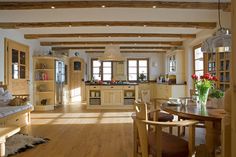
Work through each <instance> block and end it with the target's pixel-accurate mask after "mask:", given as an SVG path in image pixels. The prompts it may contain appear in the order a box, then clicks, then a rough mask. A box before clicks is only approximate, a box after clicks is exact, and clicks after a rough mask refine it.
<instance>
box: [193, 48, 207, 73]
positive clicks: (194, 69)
mask: <svg viewBox="0 0 236 157" xmlns="http://www.w3.org/2000/svg"><path fill="white" fill-rule="evenodd" d="M201 45H202V44H198V45H196V46H194V47H193V60H192V63H193V73H194V74H195V73H196V71H203V74H204V73H205V55H204V53H203V57H202V61H203V69H202V70H196V67H195V62H196V60H200V59H201V58H198V59H196V58H195V50H196V49H198V48H201Z"/></svg>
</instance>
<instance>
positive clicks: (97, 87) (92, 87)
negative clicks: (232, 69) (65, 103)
mask: <svg viewBox="0 0 236 157" xmlns="http://www.w3.org/2000/svg"><path fill="white" fill-rule="evenodd" d="M89 89H101V87H100V86H89Z"/></svg>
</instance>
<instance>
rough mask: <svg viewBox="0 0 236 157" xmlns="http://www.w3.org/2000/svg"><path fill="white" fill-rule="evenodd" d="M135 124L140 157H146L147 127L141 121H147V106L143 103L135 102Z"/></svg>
mask: <svg viewBox="0 0 236 157" xmlns="http://www.w3.org/2000/svg"><path fill="white" fill-rule="evenodd" d="M135 112H136V118H135V124H136V126H137V128H138V138H139V142H140V147H141V152H142V157H148V134H147V131H148V130H147V129H148V127H147V125H146V124H145V123H144V122H142V120H147V119H148V118H147V105H146V104H145V103H144V102H137V101H135Z"/></svg>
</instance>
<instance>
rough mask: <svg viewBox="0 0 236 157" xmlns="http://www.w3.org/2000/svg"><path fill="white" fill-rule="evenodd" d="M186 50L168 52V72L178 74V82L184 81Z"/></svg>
mask: <svg viewBox="0 0 236 157" xmlns="http://www.w3.org/2000/svg"><path fill="white" fill-rule="evenodd" d="M184 67H185V65H184V50H174V51H171V52H168V53H167V54H166V70H165V71H166V73H167V74H173V75H176V83H177V84H180V83H184V81H185V79H184V77H185V72H184Z"/></svg>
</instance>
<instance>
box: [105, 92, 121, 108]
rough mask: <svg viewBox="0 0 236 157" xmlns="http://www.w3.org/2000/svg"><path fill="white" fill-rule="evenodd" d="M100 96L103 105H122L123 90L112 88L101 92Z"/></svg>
mask: <svg viewBox="0 0 236 157" xmlns="http://www.w3.org/2000/svg"><path fill="white" fill-rule="evenodd" d="M101 94H102V104H103V105H113V106H119V105H123V90H121V89H115V88H113V89H112V90H109V89H108V90H102V93H101Z"/></svg>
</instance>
